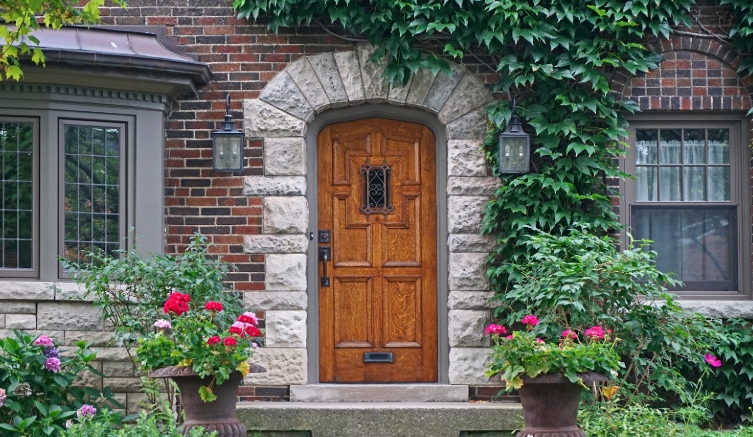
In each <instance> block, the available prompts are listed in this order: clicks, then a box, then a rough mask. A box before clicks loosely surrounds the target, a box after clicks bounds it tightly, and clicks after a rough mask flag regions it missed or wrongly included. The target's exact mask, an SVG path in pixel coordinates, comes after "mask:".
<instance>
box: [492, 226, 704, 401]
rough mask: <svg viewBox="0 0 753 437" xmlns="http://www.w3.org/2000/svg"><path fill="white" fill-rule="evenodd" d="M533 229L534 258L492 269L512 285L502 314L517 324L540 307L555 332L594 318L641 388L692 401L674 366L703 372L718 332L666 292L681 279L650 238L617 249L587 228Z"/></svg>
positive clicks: (502, 296)
mask: <svg viewBox="0 0 753 437" xmlns="http://www.w3.org/2000/svg"><path fill="white" fill-rule="evenodd" d="M534 232H535V233H534V235H531V236H528V237H526V238H525V239H524V244H525V245H526V246H527V247H528V250H529V251H530V253H532V254H533V256H532V258H531V260H530V261H528V262H522V263H520V264H517V263H513V262H510V263H505V264H502V265H496V266H494V265H493V266H491V267H490V268H489V269H490V270H502V271H504V272H505V274H506V275H508V276H509V278H510V282H511V284H512V286H511V287H510V288H508V289H507V290H505V291H504V292H502V293H500V294H498V296H497V297H498V298H499V299H500V301H501V303H502V306H500V307H499V308H497V311H496V314H497V316H498V317H501V319H502V320H503V321H505V322H507V323H509V324H512V323H514V322H516V321H517V320H520V319H521V318H522V317H523V316H524V315H526V314H529V313H531V312H536V313H537V314H538V315H540V316H542V319H544V320H546V322H547V326H548V329H549V332H547V335H548V336H550V337H554V336H558V335H559V334H560V333H561V332H562V331H563V330H565V329H574V330H576V331H581V332H582V331H584V330H585V329H587V328H588V327H590V326H591V325H592V324H594V323H595V324H598V325H599V326H601V327H603V328H605V329H611V330H612V332H613V334H614V336H615V337H616V338H619V339H620V341H618V342H617V344H616V346H615V351H616V352H617V353H618V354H619V355H620V356H621V358H622V360H623V362H625V364H626V365H627V369H626V370H625V374H624V376H623V377H624V378H625V380H626V381H627V382H628V383H630V384H632V385H633V386H634V387H635V391H636V392H641V393H647V394H649V395H652V394H656V393H657V390H658V391H660V392H661V393H662V396H663V395H664V393H666V392H673V393H675V394H676V396H678V397H679V399H680V400H681V401H687V400H688V399H689V397H690V396H692V387H691V386H690V384H689V383H688V381H687V380H686V379H685V378H684V377H683V375H682V374H680V372H679V371H678V370H677V369H676V364H677V362H678V361H683V362H684V363H686V364H687V365H690V366H694V367H695V368H697V369H699V371H700V370H701V369H704V368H705V363H704V359H703V355H704V354H705V353H708V352H716V351H714V350H712V349H711V348H712V346H713V344H714V340H715V338H716V334H715V332H714V330H713V324H712V323H710V321H708V320H707V319H706V318H704V317H703V316H700V315H696V314H692V313H688V312H685V311H684V310H683V309H682V308H681V307H680V306H679V305H678V304H677V303H676V302H675V300H674V297H673V295H672V294H670V293H668V292H667V290H666V288H665V287H664V284H670V285H674V284H676V283H677V281H675V280H674V279H673V278H672V277H671V276H670V275H667V274H664V273H662V272H660V271H659V270H657V269H656V267H655V264H654V262H653V260H654V256H655V253H653V252H650V251H647V250H645V245H646V242H638V244H637V245H635V246H633V245H631V246H630V247H626V248H625V249H624V250H623V251H622V252H619V251H618V250H617V248H616V247H615V244H614V243H615V242H614V240H613V239H612V238H610V237H608V236H603V237H599V236H596V235H593V234H591V233H590V232H589V227H588V226H587V225H576V226H574V227H573V228H572V229H571V230H570V232H569V234H568V235H562V236H558V235H553V234H550V233H547V232H544V231H541V230H538V229H535V230H534ZM494 275H499V273H494Z"/></svg>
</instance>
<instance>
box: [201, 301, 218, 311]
mask: <svg viewBox="0 0 753 437" xmlns="http://www.w3.org/2000/svg"><path fill="white" fill-rule="evenodd" d="M204 309H205V310H207V311H215V312H218V313H219V312H220V311H222V303H220V302H207V304H206V305H204Z"/></svg>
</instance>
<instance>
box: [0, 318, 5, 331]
mask: <svg viewBox="0 0 753 437" xmlns="http://www.w3.org/2000/svg"><path fill="white" fill-rule="evenodd" d="M0 329H5V314H0Z"/></svg>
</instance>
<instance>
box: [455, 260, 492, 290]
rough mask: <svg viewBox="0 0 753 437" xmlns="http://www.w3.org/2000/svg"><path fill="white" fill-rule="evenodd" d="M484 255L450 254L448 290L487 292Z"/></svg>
mask: <svg viewBox="0 0 753 437" xmlns="http://www.w3.org/2000/svg"><path fill="white" fill-rule="evenodd" d="M486 256H487V255H486V254H485V253H450V262H449V264H450V269H449V270H450V290H451V291H463V290H466V291H487V290H489V279H488V278H487V277H486V276H485V275H484V272H486V267H485V266H484V260H485V259H486Z"/></svg>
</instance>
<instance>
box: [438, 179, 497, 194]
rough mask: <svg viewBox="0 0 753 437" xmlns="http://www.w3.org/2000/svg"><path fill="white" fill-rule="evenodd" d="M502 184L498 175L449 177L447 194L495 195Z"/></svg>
mask: <svg viewBox="0 0 753 437" xmlns="http://www.w3.org/2000/svg"><path fill="white" fill-rule="evenodd" d="M501 185H502V181H501V179H500V178H498V177H493V176H489V177H483V178H461V177H450V178H448V179H447V194H449V195H451V196H493V195H494V193H495V192H496V191H497V188H499V187H500V186H501Z"/></svg>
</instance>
